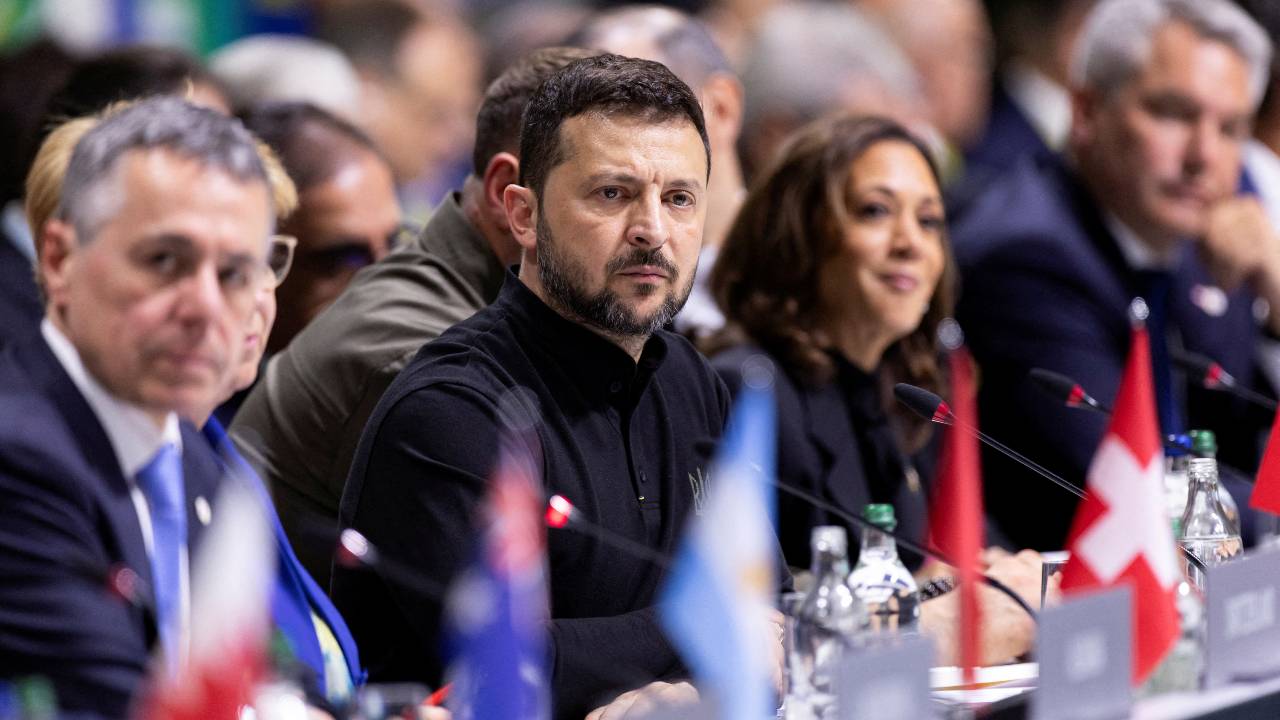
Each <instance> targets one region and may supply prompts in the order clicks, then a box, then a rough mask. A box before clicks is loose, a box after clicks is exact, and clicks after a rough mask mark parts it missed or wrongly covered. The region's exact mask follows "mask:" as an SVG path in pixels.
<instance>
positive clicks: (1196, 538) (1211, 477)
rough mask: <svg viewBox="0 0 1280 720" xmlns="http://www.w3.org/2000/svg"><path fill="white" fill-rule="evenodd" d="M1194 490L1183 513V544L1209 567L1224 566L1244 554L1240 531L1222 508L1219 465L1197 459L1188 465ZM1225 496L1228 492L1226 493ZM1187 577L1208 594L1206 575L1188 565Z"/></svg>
mask: <svg viewBox="0 0 1280 720" xmlns="http://www.w3.org/2000/svg"><path fill="white" fill-rule="evenodd" d="M1187 475H1188V478H1189V479H1190V482H1191V490H1190V493H1189V494H1188V495H1187V509H1186V510H1185V511H1184V512H1183V513H1182V521H1181V522H1182V537H1181V538H1180V541H1179V542H1180V544H1181V545H1182V547H1184V548H1186V549H1187V550H1188V551H1190V552H1191V554H1192V555H1195V556H1196V558H1197V559H1198V560H1200V562H1201V563H1203V564H1204V565H1205V566H1207V567H1211V566H1213V565H1220V564H1222V563H1224V562H1228V561H1230V560H1232V559H1233V558H1236V557H1238V556H1239V555H1240V554H1241V553H1242V552H1243V551H1244V544H1243V543H1241V542H1240V530H1239V529H1238V526H1233V525H1232V524H1231V522H1230V520H1228V518H1227V512H1226V510H1224V509H1223V507H1222V502H1221V500H1220V499H1219V495H1220V493H1219V492H1218V463H1217V461H1216V460H1214V459H1213V458H1204V457H1196V458H1192V459H1191V461H1190V463H1189V464H1188V471H1187ZM1222 494H1225V493H1222ZM1187 577H1189V578H1191V581H1192V582H1193V583H1195V585H1196V587H1197V588H1199V589H1200V591H1201V592H1203V591H1204V584H1205V583H1204V581H1205V579H1204V573H1203V572H1202V571H1201V570H1200V569H1199V568H1197V567H1195V565H1193V564H1188V566H1187Z"/></svg>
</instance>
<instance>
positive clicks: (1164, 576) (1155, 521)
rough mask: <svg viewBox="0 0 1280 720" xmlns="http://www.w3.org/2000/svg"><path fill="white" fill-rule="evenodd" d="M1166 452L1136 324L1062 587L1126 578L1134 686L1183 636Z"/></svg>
mask: <svg viewBox="0 0 1280 720" xmlns="http://www.w3.org/2000/svg"><path fill="white" fill-rule="evenodd" d="M1163 473H1164V452H1163V450H1162V448H1161V445H1160V432H1159V430H1158V423H1157V421H1156V402H1155V393H1154V391H1153V390H1152V382H1151V349H1150V345H1149V341H1148V339H1147V331H1146V329H1145V328H1144V327H1142V326H1141V325H1140V324H1139V325H1138V326H1137V327H1135V328H1134V330H1133V341H1132V345H1131V347H1130V349H1129V360H1128V363H1127V364H1126V366H1125V370H1124V378H1123V379H1122V380H1121V382H1120V392H1119V393H1118V394H1117V396H1116V402H1115V411H1114V412H1113V413H1112V415H1111V424H1110V425H1109V426H1108V427H1107V434H1106V435H1105V436H1104V437H1103V438H1102V444H1101V445H1099V446H1098V451H1097V453H1096V454H1095V455H1094V456H1093V462H1092V463H1091V464H1090V466H1089V476H1088V480H1087V483H1088V485H1087V488H1088V491H1089V495H1088V497H1086V498H1085V499H1084V500H1081V501H1080V507H1079V508H1078V509H1077V511H1076V516H1075V519H1074V521H1072V524H1071V533H1070V535H1069V536H1068V540H1067V548H1068V549H1069V550H1070V551H1071V559H1070V560H1068V561H1067V565H1066V567H1065V568H1063V571H1062V589H1063V592H1065V593H1068V594H1070V593H1071V592H1073V591H1079V590H1088V589H1095V588H1109V587H1116V586H1119V585H1122V584H1127V585H1129V586H1130V587H1131V589H1132V598H1133V684H1134V685H1139V684H1141V683H1142V682H1143V681H1144V680H1146V678H1147V676H1148V675H1150V674H1151V672H1152V671H1153V670H1155V668H1156V666H1157V665H1159V664H1160V661H1161V660H1162V659H1163V658H1164V656H1165V654H1166V653H1168V651H1169V650H1170V649H1171V648H1172V647H1173V644H1174V642H1175V641H1176V640H1177V638H1178V632H1179V621H1178V609H1177V606H1176V605H1175V604H1174V593H1175V592H1176V590H1177V583H1178V580H1179V577H1180V573H1181V570H1180V569H1179V567H1178V562H1177V555H1176V549H1175V547H1174V543H1173V533H1172V531H1171V530H1170V527H1169V520H1168V518H1166V517H1165V512H1164V500H1163V497H1162V492H1161V485H1162V477H1163Z"/></svg>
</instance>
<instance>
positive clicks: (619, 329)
mask: <svg viewBox="0 0 1280 720" xmlns="http://www.w3.org/2000/svg"><path fill="white" fill-rule="evenodd" d="M543 217H544V216H543V215H542V214H541V213H539V215H538V225H537V233H538V247H537V258H538V280H539V281H541V283H542V287H543V289H544V290H546V292H547V295H548V299H549V300H550V301H551V304H552V305H554V306H558V308H559V309H561V310H564V311H568V312H569V313H570V314H571V315H573V316H575V317H576V318H577V319H580V320H582V321H583V322H586V323H588V324H590V325H594V326H595V327H596V328H598V329H600V330H602V331H604V332H606V333H608V334H610V335H617V336H620V337H628V336H629V337H648V336H650V335H652V334H653V332H654V331H655V330H658V329H661V328H662V327H663V326H665V325H666V324H667V323H669V322H671V318H673V317H675V316H676V313H678V312H680V308H682V307H684V303H685V301H686V300H688V299H689V291H690V290H691V289H692V288H693V283H692V282H688V283H685V285H684V287H680V285H679V281H680V271H679V270H678V269H677V268H676V266H675V265H674V264H673V263H672V262H671V261H670V260H668V259H667V258H666V257H665V256H664V255H663V254H662V252H661V249H660V248H652V249H649V250H645V249H644V248H635V249H634V250H633V251H632V252H630V253H628V254H627V255H624V256H622V257H619V258H614V259H613V260H610V261H609V264H608V265H606V266H605V277H606V279H607V278H608V277H609V276H611V275H613V274H614V273H616V272H618V271H619V270H622V269H624V268H628V267H635V266H638V265H649V266H652V267H656V268H661V269H662V270H665V271H666V272H667V275H668V276H669V280H670V282H671V286H672V288H673V290H671V291H669V292H668V293H667V299H666V301H664V302H663V303H662V306H661V307H659V308H658V309H657V310H655V311H654V313H653V314H652V315H651V316H650V317H648V318H639V317H636V315H635V313H634V312H632V311H631V309H630V308H628V307H627V306H626V305H625V304H624V303H623V302H622V299H621V298H619V297H618V294H617V293H615V292H614V291H612V290H610V289H609V288H608V287H607V286H606V287H605V288H604V289H602V290H601V291H600V292H597V293H595V294H588V291H587V290H586V289H585V288H584V286H585V285H586V282H587V279H586V278H587V273H586V270H585V269H584V268H582V266H580V265H578V264H577V263H576V262H575V261H574V260H572V259H571V258H569V257H566V256H565V255H563V254H562V253H561V252H560V247H559V246H558V244H557V241H556V239H555V237H554V236H553V235H552V234H551V228H550V227H548V226H547V224H546V221H545V220H544V219H543ZM691 277H692V276H691ZM640 292H641V293H642V294H644V293H652V292H658V287H657V286H656V285H648V286H645V285H642V286H641V290H640Z"/></svg>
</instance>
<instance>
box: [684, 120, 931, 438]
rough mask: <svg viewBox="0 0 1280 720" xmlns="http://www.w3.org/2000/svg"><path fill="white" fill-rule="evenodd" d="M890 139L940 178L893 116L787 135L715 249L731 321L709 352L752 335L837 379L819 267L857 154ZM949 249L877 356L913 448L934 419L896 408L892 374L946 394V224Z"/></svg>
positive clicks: (818, 380) (715, 289)
mask: <svg viewBox="0 0 1280 720" xmlns="http://www.w3.org/2000/svg"><path fill="white" fill-rule="evenodd" d="M885 141H896V142H903V143H907V144H908V145H911V146H912V147H914V148H915V149H916V150H918V151H919V152H920V155H921V156H922V157H923V158H924V159H925V162H927V163H928V165H929V169H930V171H931V172H932V173H933V177H934V180H935V181H939V178H938V170H937V167H936V166H935V165H934V163H933V159H932V157H931V156H930V154H929V151H928V149H927V148H926V147H925V146H924V144H923V143H921V142H920V141H919V140H918V139H916V137H915V136H913V135H912V134H911V133H910V132H908V131H907V130H906V128H904V127H902V126H901V125H899V124H898V123H896V122H894V121H892V120H887V119H884V118H878V117H865V116H861V117H859V116H839V117H834V118H829V119H823V120H819V121H817V122H815V123H812V124H810V125H808V126H806V127H804V128H803V129H801V130H800V131H798V132H797V133H796V134H795V135H794V136H793V137H792V138H791V139H790V140H789V141H788V143H787V144H786V146H785V147H784V148H783V150H782V151H781V153H780V156H779V158H778V159H777V160H776V161H775V162H774V163H773V165H772V167H770V168H769V169H768V171H767V172H765V173H764V174H763V175H762V176H761V177H759V178H758V179H757V181H756V182H755V183H754V184H753V186H752V188H751V191H750V192H749V193H748V194H747V198H746V200H745V201H744V203H743V206H742V210H741V211H740V212H739V213H738V216H737V218H736V220H735V221H734V224H733V227H732V228H731V229H730V231H729V235H728V237H727V238H726V240H725V243H724V246H723V247H722V248H721V250H720V254H719V257H718V258H717V259H716V263H715V267H714V269H713V270H712V273H711V292H712V294H713V295H714V296H715V299H716V302H717V304H719V306H720V309H721V310H722V311H723V312H724V314H725V318H726V320H727V323H726V327H725V329H724V330H723V331H721V332H720V333H718V334H717V335H715V336H713V337H712V338H711V339H710V341H709V342H708V343H707V345H706V348H705V349H706V350H707V351H708V352H709V353H714V352H715V351H717V350H720V349H723V348H725V347H728V346H731V345H735V344H738V343H741V342H744V341H752V342H755V343H756V344H758V345H760V346H761V347H762V348H764V349H765V350H767V351H768V352H770V353H772V354H773V355H774V356H775V357H777V358H778V359H779V361H780V362H781V363H782V364H783V365H784V366H785V368H786V370H787V371H788V372H789V373H790V374H791V375H792V376H795V377H798V378H799V379H800V380H801V381H803V382H806V383H808V384H811V385H818V384H822V383H824V382H827V381H829V380H830V379H831V377H832V373H833V371H834V367H833V364H832V360H831V357H830V355H828V353H827V351H828V349H829V348H831V346H832V344H831V341H830V338H828V337H826V334H825V333H824V332H823V327H824V325H823V322H824V320H825V319H826V318H823V317H822V309H823V307H824V305H823V302H822V301H823V298H822V297H821V296H820V293H821V290H820V288H821V284H820V283H819V277H820V275H821V271H822V266H823V264H824V263H825V262H827V260H829V259H830V258H832V257H834V256H836V255H837V254H838V253H839V252H840V248H841V243H842V238H841V233H840V228H841V227H844V226H845V223H846V222H847V221H848V219H849V214H850V211H851V209H850V208H849V206H848V202H849V200H848V198H849V196H850V192H849V190H850V186H851V183H852V177H851V176H850V173H851V172H852V166H853V163H854V161H855V160H857V159H858V158H859V157H860V156H861V155H862V154H863V153H864V152H866V151H867V150H868V149H869V148H870V147H871V146H872V145H875V144H876V143H880V142H885ZM940 185H941V183H940V181H939V186H940ZM943 249H944V253H945V265H944V269H943V273H942V277H941V279H940V280H939V281H938V286H937V287H936V288H935V289H934V292H933V296H932V297H931V298H930V299H929V309H928V311H927V312H925V315H924V318H923V319H922V320H921V322H920V326H919V327H917V328H916V329H915V330H914V331H913V332H912V333H911V334H909V335H907V336H906V337H904V338H902V339H901V340H899V341H898V342H896V343H894V344H893V345H892V346H891V347H890V348H889V349H888V350H887V351H886V352H885V356H884V360H883V361H882V363H881V368H882V372H881V373H880V381H881V383H882V392H883V402H884V406H885V408H886V409H887V410H889V411H890V415H891V417H893V418H894V422H895V426H896V427H897V428H898V429H899V431H900V435H901V437H902V441H903V446H904V449H905V450H907V451H908V452H914V451H915V450H918V449H920V448H921V447H922V446H923V445H924V443H925V442H927V441H928V437H929V431H930V429H929V426H928V423H926V422H924V421H921V420H919V419H918V418H916V417H915V416H913V415H911V414H910V413H909V412H906V411H899V409H898V405H897V403H895V402H894V401H893V396H892V388H893V384H894V383H899V382H906V383H911V384H913V385H919V386H921V387H925V388H928V389H929V390H932V391H933V392H936V393H938V394H940V395H945V394H946V393H945V386H946V379H945V377H944V375H943V371H942V368H941V367H940V362H939V359H940V348H939V343H938V340H937V329H938V323H939V322H941V321H942V320H943V319H944V318H947V317H949V316H950V315H951V313H952V306H953V304H954V292H955V285H956V278H955V270H954V266H955V263H954V261H953V259H952V257H951V248H950V243H949V242H948V241H947V238H946V235H945V233H944V235H943Z"/></svg>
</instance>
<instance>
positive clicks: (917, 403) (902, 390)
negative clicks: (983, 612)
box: [893, 377, 1205, 571]
mask: <svg viewBox="0 0 1280 720" xmlns="http://www.w3.org/2000/svg"><path fill="white" fill-rule="evenodd" d="M1063 379H1064V380H1066V381H1067V382H1068V383H1070V384H1071V385H1075V383H1074V382H1073V381H1071V380H1070V379H1069V378H1065V377H1064V378H1063ZM1082 392H1083V390H1082ZM893 394H894V396H895V397H897V398H898V401H899V402H901V403H902V404H903V405H906V406H907V407H908V408H910V409H911V411H912V412H914V413H916V414H917V415H919V416H920V417H923V418H926V419H928V420H930V421H931V422H935V423H938V424H940V425H952V426H955V427H958V428H961V429H963V430H964V431H965V432H968V433H973V434H974V435H975V436H976V437H977V438H978V439H979V440H981V441H982V442H983V444H985V445H987V446H988V447H991V448H993V449H995V450H997V451H999V452H1000V453H1001V454H1003V455H1005V456H1006V457H1008V458H1010V459H1011V460H1013V461H1014V462H1016V463H1018V464H1019V465H1022V466H1023V467H1025V468H1027V469H1028V470H1031V471H1033V472H1035V473H1036V474H1037V475H1040V476H1041V477H1043V478H1045V479H1047V480H1050V481H1052V482H1053V484H1055V485H1057V486H1058V487H1061V488H1063V489H1064V490H1067V491H1069V492H1070V493H1071V494H1072V495H1075V496H1076V497H1078V498H1080V499H1081V500H1083V499H1085V498H1086V497H1088V496H1089V493H1088V492H1086V491H1084V490H1081V489H1079V488H1077V487H1076V486H1075V485H1072V484H1071V483H1069V482H1067V481H1066V480H1064V479H1062V478H1061V477H1059V476H1058V475H1056V474H1054V473H1053V472H1050V471H1049V470H1046V469H1045V468H1043V467H1041V466H1040V465H1037V464H1036V463H1034V462H1032V461H1031V460H1029V459H1027V458H1026V457H1024V456H1023V455H1021V454H1020V453H1018V452H1015V451H1014V450H1012V449H1011V448H1009V447H1006V446H1005V445H1003V444H1001V443H999V442H997V441H996V440H994V439H992V438H991V437H989V436H988V435H987V434H986V433H984V432H982V431H981V430H979V429H977V428H975V427H969V426H967V425H962V424H960V423H959V422H957V418H956V416H955V414H954V413H952V412H951V407H950V406H948V405H947V403H946V401H944V400H943V399H942V398H940V397H938V396H937V395H935V394H934V393H931V392H929V391H928V390H925V389H924V388H921V387H916V386H915V385H908V384H906V383H898V384H897V385H895V386H894V387H893ZM1177 548H1178V550H1179V551H1180V552H1181V553H1182V555H1183V556H1184V557H1185V558H1187V561H1188V562H1190V563H1191V564H1192V565H1195V566H1196V567H1197V568H1199V569H1200V570H1202V571H1203V570H1204V569H1205V565H1204V563H1203V562H1202V561H1201V560H1200V558H1198V557H1196V556H1195V554H1193V553H1192V552H1191V551H1190V550H1187V549H1186V548H1185V547H1183V546H1182V545H1181V544H1178V545H1177Z"/></svg>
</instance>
